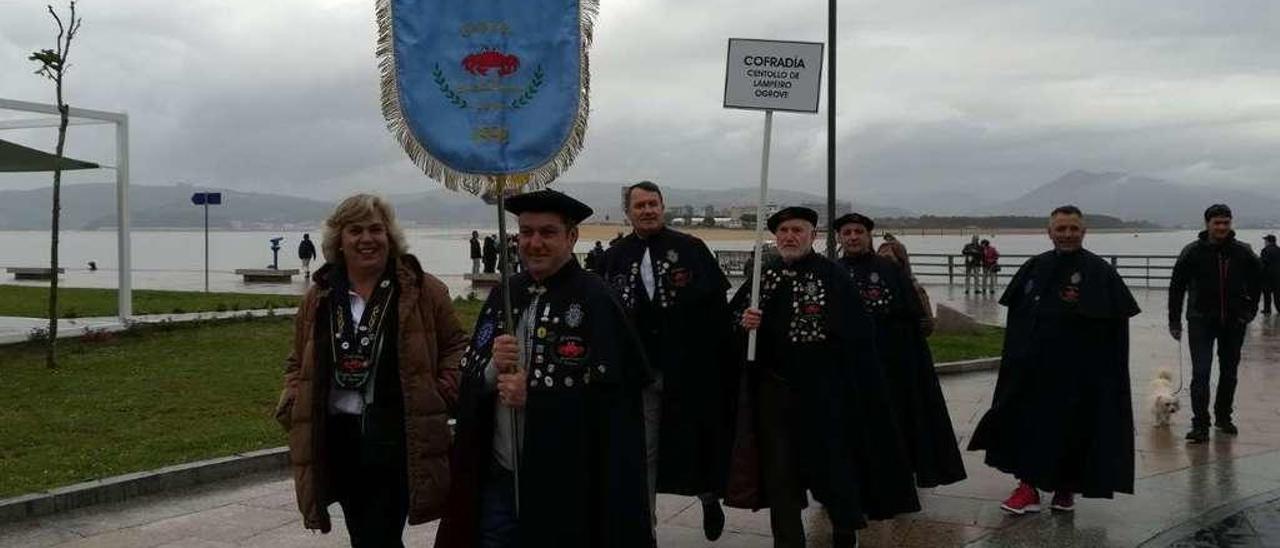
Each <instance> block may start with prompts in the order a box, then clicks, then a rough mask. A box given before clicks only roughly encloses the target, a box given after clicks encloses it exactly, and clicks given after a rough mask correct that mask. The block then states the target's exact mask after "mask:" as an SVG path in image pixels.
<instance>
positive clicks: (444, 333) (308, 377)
mask: <svg viewBox="0 0 1280 548" xmlns="http://www.w3.org/2000/svg"><path fill="white" fill-rule="evenodd" d="M322 249H323V253H324V257H325V265H324V266H323V267H321V268H320V269H319V270H317V271H316V273H315V275H314V276H312V279H313V281H314V282H315V283H314V284H312V286H311V287H310V288H309V289H308V290H307V293H306V296H305V297H304V298H303V302H302V305H301V306H300V307H299V308H298V315H297V318H296V321H295V327H294V329H295V331H294V341H293V349H292V352H291V353H290V355H289V358H288V359H287V361H286V363H285V375H284V377H285V380H284V390H283V392H282V394H281V396H280V403H279V406H278V407H277V409H276V418H277V419H278V420H279V421H280V423H281V424H282V425H284V427H285V429H286V430H288V432H289V460H290V462H291V464H292V465H293V477H294V485H295V488H296V491H297V497H298V508H299V509H300V510H301V511H302V516H303V521H304V524H305V526H306V527H307V528H309V529H318V530H320V531H321V532H325V533H327V532H328V531H329V530H330V528H331V522H330V519H329V511H328V507H329V505H330V504H332V503H334V502H336V503H338V504H339V505H341V507H342V513H343V518H344V522H345V523H346V526H347V532H348V534H349V535H350V538H351V545H352V546H356V547H363V546H377V547H384V546H402V545H403V544H402V542H401V538H402V536H403V533H404V525H405V521H406V519H407V520H408V522H409V523H410V524H419V523H425V522H427V521H431V520H434V519H437V518H439V517H440V515H441V512H442V506H443V503H444V500H445V496H446V495H447V492H448V488H449V461H448V449H449V445H450V441H451V440H450V437H451V434H450V431H449V426H448V423H447V421H448V415H449V409H450V407H451V406H452V405H453V404H454V402H455V401H456V399H457V395H458V361H459V359H460V358H461V355H462V351H463V349H464V348H465V347H466V344H467V336H466V334H465V333H464V332H463V331H462V328H461V327H460V325H459V323H458V320H457V318H456V316H454V311H453V306H452V304H451V302H450V300H449V292H448V290H447V288H446V287H445V286H444V284H442V283H441V282H440V281H439V280H437V279H436V278H435V277H433V276H431V275H430V274H427V273H425V272H423V270H422V266H421V265H420V264H419V263H418V260H417V259H416V258H414V256H413V255H409V254H406V253H405V242H404V235H403V233H402V232H401V230H400V228H399V226H397V225H396V221H395V214H394V212H393V211H392V209H391V207H390V205H388V204H387V203H386V202H385V201H384V200H382V199H381V198H379V197H376V196H371V195H367V194H358V195H355V196H352V197H350V198H347V199H346V200H344V201H343V202H342V203H341V204H339V205H338V207H337V208H336V209H335V210H334V212H333V214H332V215H331V216H330V217H329V219H328V220H327V221H325V231H324V239H323V242H322Z"/></svg>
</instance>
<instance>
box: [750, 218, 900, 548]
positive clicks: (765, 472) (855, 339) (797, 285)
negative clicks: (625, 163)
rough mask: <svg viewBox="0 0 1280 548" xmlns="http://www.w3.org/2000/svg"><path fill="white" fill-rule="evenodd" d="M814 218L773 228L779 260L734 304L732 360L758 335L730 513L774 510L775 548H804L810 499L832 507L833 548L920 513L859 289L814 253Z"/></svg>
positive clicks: (773, 221)
mask: <svg viewBox="0 0 1280 548" xmlns="http://www.w3.org/2000/svg"><path fill="white" fill-rule="evenodd" d="M817 220H818V214H817V212H815V211H813V210H812V209H808V208H803V207H789V208H786V209H783V210H781V211H779V212H777V213H776V214H774V215H773V216H771V217H770V218H769V220H768V226H769V230H770V231H771V232H773V234H774V238H775V240H776V241H777V247H778V254H779V257H778V258H775V259H772V260H768V259H766V260H767V262H766V263H765V264H763V265H762V270H761V275H760V282H761V283H760V307H759V309H756V308H750V295H751V283H750V282H748V283H746V284H743V286H742V288H740V289H739V290H738V293H737V295H735V296H734V298H733V300H732V301H731V302H730V310H732V311H734V317H735V318H736V319H737V327H738V329H737V331H736V334H737V336H738V341H737V342H736V343H735V345H734V348H735V349H743V348H745V346H746V340H747V334H748V333H749V332H750V331H753V330H754V331H757V333H758V335H757V337H758V343H759V345H758V347H757V348H756V350H757V352H756V357H755V358H756V359H755V360H754V361H747V360H746V359H745V356H744V359H742V360H741V361H740V363H742V364H744V365H743V369H742V374H743V377H744V380H743V383H742V386H743V389H742V391H741V394H740V396H739V402H738V419H737V426H736V430H735V436H736V438H735V442H734V448H733V455H732V458H731V465H730V472H729V486H728V489H727V494H726V498H725V500H726V504H728V505H730V506H735V507H739V508H751V509H759V508H769V524H770V527H771V528H772V531H773V538H774V546H775V547H803V546H805V534H804V525H803V523H802V521H801V518H800V513H801V509H802V508H804V506H805V505H806V503H807V497H806V495H805V492H806V491H809V492H812V493H813V498H814V499H815V500H817V501H818V502H821V503H822V504H823V506H824V507H825V508H826V511H827V515H828V517H829V518H830V520H831V524H832V530H833V539H832V541H833V542H832V545H833V546H835V547H837V548H848V547H850V546H856V545H857V533H856V531H857V530H858V529H861V528H862V527H864V526H865V525H866V521H865V520H866V519H867V518H871V519H888V518H891V517H893V516H894V515H897V514H901V513H905V512H915V511H918V510H919V509H920V503H919V500H918V499H917V497H916V492H915V487H914V485H913V484H912V478H911V470H910V467H909V465H908V460H907V458H906V453H905V450H904V449H903V445H902V438H901V435H900V434H899V431H898V429H897V423H896V421H895V420H894V419H893V413H892V412H890V411H889V409H890V408H889V397H888V392H887V389H886V387H885V381H884V378H883V376H882V373H881V370H880V365H879V363H878V361H877V357H876V348H875V340H874V337H875V335H874V333H875V331H874V327H873V326H872V323H871V317H870V316H869V315H868V314H867V313H866V310H865V309H864V307H863V304H862V301H861V299H859V298H858V294H857V290H856V288H855V287H854V285H853V280H852V279H851V278H850V277H849V275H848V274H847V273H846V272H845V271H844V269H843V268H841V267H840V265H837V264H836V263H834V262H832V261H831V260H829V259H827V258H825V257H823V256H821V255H818V254H817V253H814V251H813V240H814V227H815V225H816V224H817Z"/></svg>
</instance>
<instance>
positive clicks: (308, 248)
mask: <svg viewBox="0 0 1280 548" xmlns="http://www.w3.org/2000/svg"><path fill="white" fill-rule="evenodd" d="M314 258H316V244H314V243H312V242H311V235H310V234H303V235H302V241H301V242H299V243H298V260H301V261H302V277H303V278H310V277H311V259H314Z"/></svg>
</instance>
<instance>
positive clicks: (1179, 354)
mask: <svg viewBox="0 0 1280 548" xmlns="http://www.w3.org/2000/svg"><path fill="white" fill-rule="evenodd" d="M1176 344H1177V345H1178V389H1177V390H1174V391H1173V397H1175V398H1176V397H1178V394H1181V393H1182V365H1183V364H1182V338H1181V337H1179V338H1178V340H1177V341H1176Z"/></svg>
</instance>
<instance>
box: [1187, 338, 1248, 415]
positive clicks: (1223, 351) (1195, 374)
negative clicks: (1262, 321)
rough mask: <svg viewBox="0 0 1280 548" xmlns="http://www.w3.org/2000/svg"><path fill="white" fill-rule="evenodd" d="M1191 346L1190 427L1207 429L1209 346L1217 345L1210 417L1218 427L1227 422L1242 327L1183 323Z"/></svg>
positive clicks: (1209, 370)
mask: <svg viewBox="0 0 1280 548" xmlns="http://www.w3.org/2000/svg"><path fill="white" fill-rule="evenodd" d="M1187 328H1188V333H1187V335H1188V339H1187V342H1188V344H1189V345H1190V346H1191V410H1192V412H1193V413H1194V415H1193V416H1192V417H1191V425H1192V426H1193V427H1196V428H1207V427H1208V426H1209V374H1210V372H1211V370H1212V368H1213V345H1214V342H1215V341H1216V342H1217V344H1218V395H1217V398H1215V399H1214V403H1213V414H1214V416H1215V417H1216V418H1217V420H1218V422H1219V423H1223V422H1230V421H1231V409H1232V404H1233V402H1234V400H1235V395H1236V370H1237V369H1238V368H1239V366H1240V346H1241V345H1243V344H1244V330H1245V326H1244V325H1241V324H1229V325H1226V326H1224V325H1222V324H1221V323H1220V322H1218V321H1216V320H1202V319H1192V320H1188V322H1187Z"/></svg>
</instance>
